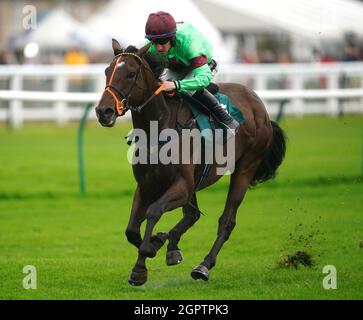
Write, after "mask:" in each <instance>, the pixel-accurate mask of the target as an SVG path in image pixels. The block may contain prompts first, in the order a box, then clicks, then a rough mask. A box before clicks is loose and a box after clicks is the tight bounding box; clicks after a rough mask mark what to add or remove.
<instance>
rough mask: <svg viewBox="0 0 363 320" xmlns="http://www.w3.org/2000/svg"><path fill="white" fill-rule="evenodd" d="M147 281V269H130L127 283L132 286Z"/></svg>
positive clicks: (140, 284)
mask: <svg viewBox="0 0 363 320" xmlns="http://www.w3.org/2000/svg"><path fill="white" fill-rule="evenodd" d="M146 281H147V270H144V271H132V272H131V274H130V277H129V284H131V285H132V286H142V285H143V284H144V283H145V282H146Z"/></svg>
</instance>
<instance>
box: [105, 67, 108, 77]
mask: <svg viewBox="0 0 363 320" xmlns="http://www.w3.org/2000/svg"><path fill="white" fill-rule="evenodd" d="M107 72H108V67H107V68H106V69H105V76H107Z"/></svg>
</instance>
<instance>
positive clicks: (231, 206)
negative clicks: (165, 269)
mask: <svg viewBox="0 0 363 320" xmlns="http://www.w3.org/2000/svg"><path fill="white" fill-rule="evenodd" d="M252 177H253V175H252V176H250V175H238V172H235V173H234V174H233V175H232V177H231V183H230V186H229V191H228V197H227V202H226V205H225V208H224V211H223V214H222V215H221V217H220V218H219V221H218V235H217V239H216V240H215V242H214V244H213V246H212V249H211V250H210V251H209V253H208V254H207V256H206V257H205V258H204V261H203V262H202V263H201V264H200V265H198V266H196V267H195V268H194V269H193V271H192V273H191V276H192V277H193V279H202V280H204V281H207V280H208V278H209V270H210V269H212V268H213V267H214V266H215V264H216V258H217V255H218V253H219V251H220V250H221V248H222V246H223V244H224V243H225V242H226V241H227V240H228V238H229V236H230V234H231V232H232V230H233V228H234V227H235V225H236V214H237V209H238V207H239V205H240V204H241V202H242V200H243V197H244V195H245V193H246V191H247V188H248V186H249V184H250V181H251V179H252Z"/></svg>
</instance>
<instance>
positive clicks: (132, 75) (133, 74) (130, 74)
mask: <svg viewBox="0 0 363 320" xmlns="http://www.w3.org/2000/svg"><path fill="white" fill-rule="evenodd" d="M135 76H136V72H130V73H129V74H128V75H127V78H129V79H133V78H135Z"/></svg>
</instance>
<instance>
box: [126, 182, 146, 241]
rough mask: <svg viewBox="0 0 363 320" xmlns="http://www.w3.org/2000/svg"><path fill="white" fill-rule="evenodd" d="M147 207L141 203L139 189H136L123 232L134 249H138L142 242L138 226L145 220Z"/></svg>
mask: <svg viewBox="0 0 363 320" xmlns="http://www.w3.org/2000/svg"><path fill="white" fill-rule="evenodd" d="M147 207H148V206H147V204H146V203H145V202H144V201H143V199H142V197H141V192H140V188H139V187H137V189H136V191H135V194H134V200H133V203H132V209H131V214H130V219H129V223H128V225H127V228H126V232H125V234H126V237H127V240H128V241H129V242H130V243H131V244H133V245H134V246H135V247H136V248H139V247H140V244H141V242H142V239H141V234H140V226H141V224H142V222H143V221H144V220H145V215H146V210H147Z"/></svg>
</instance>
